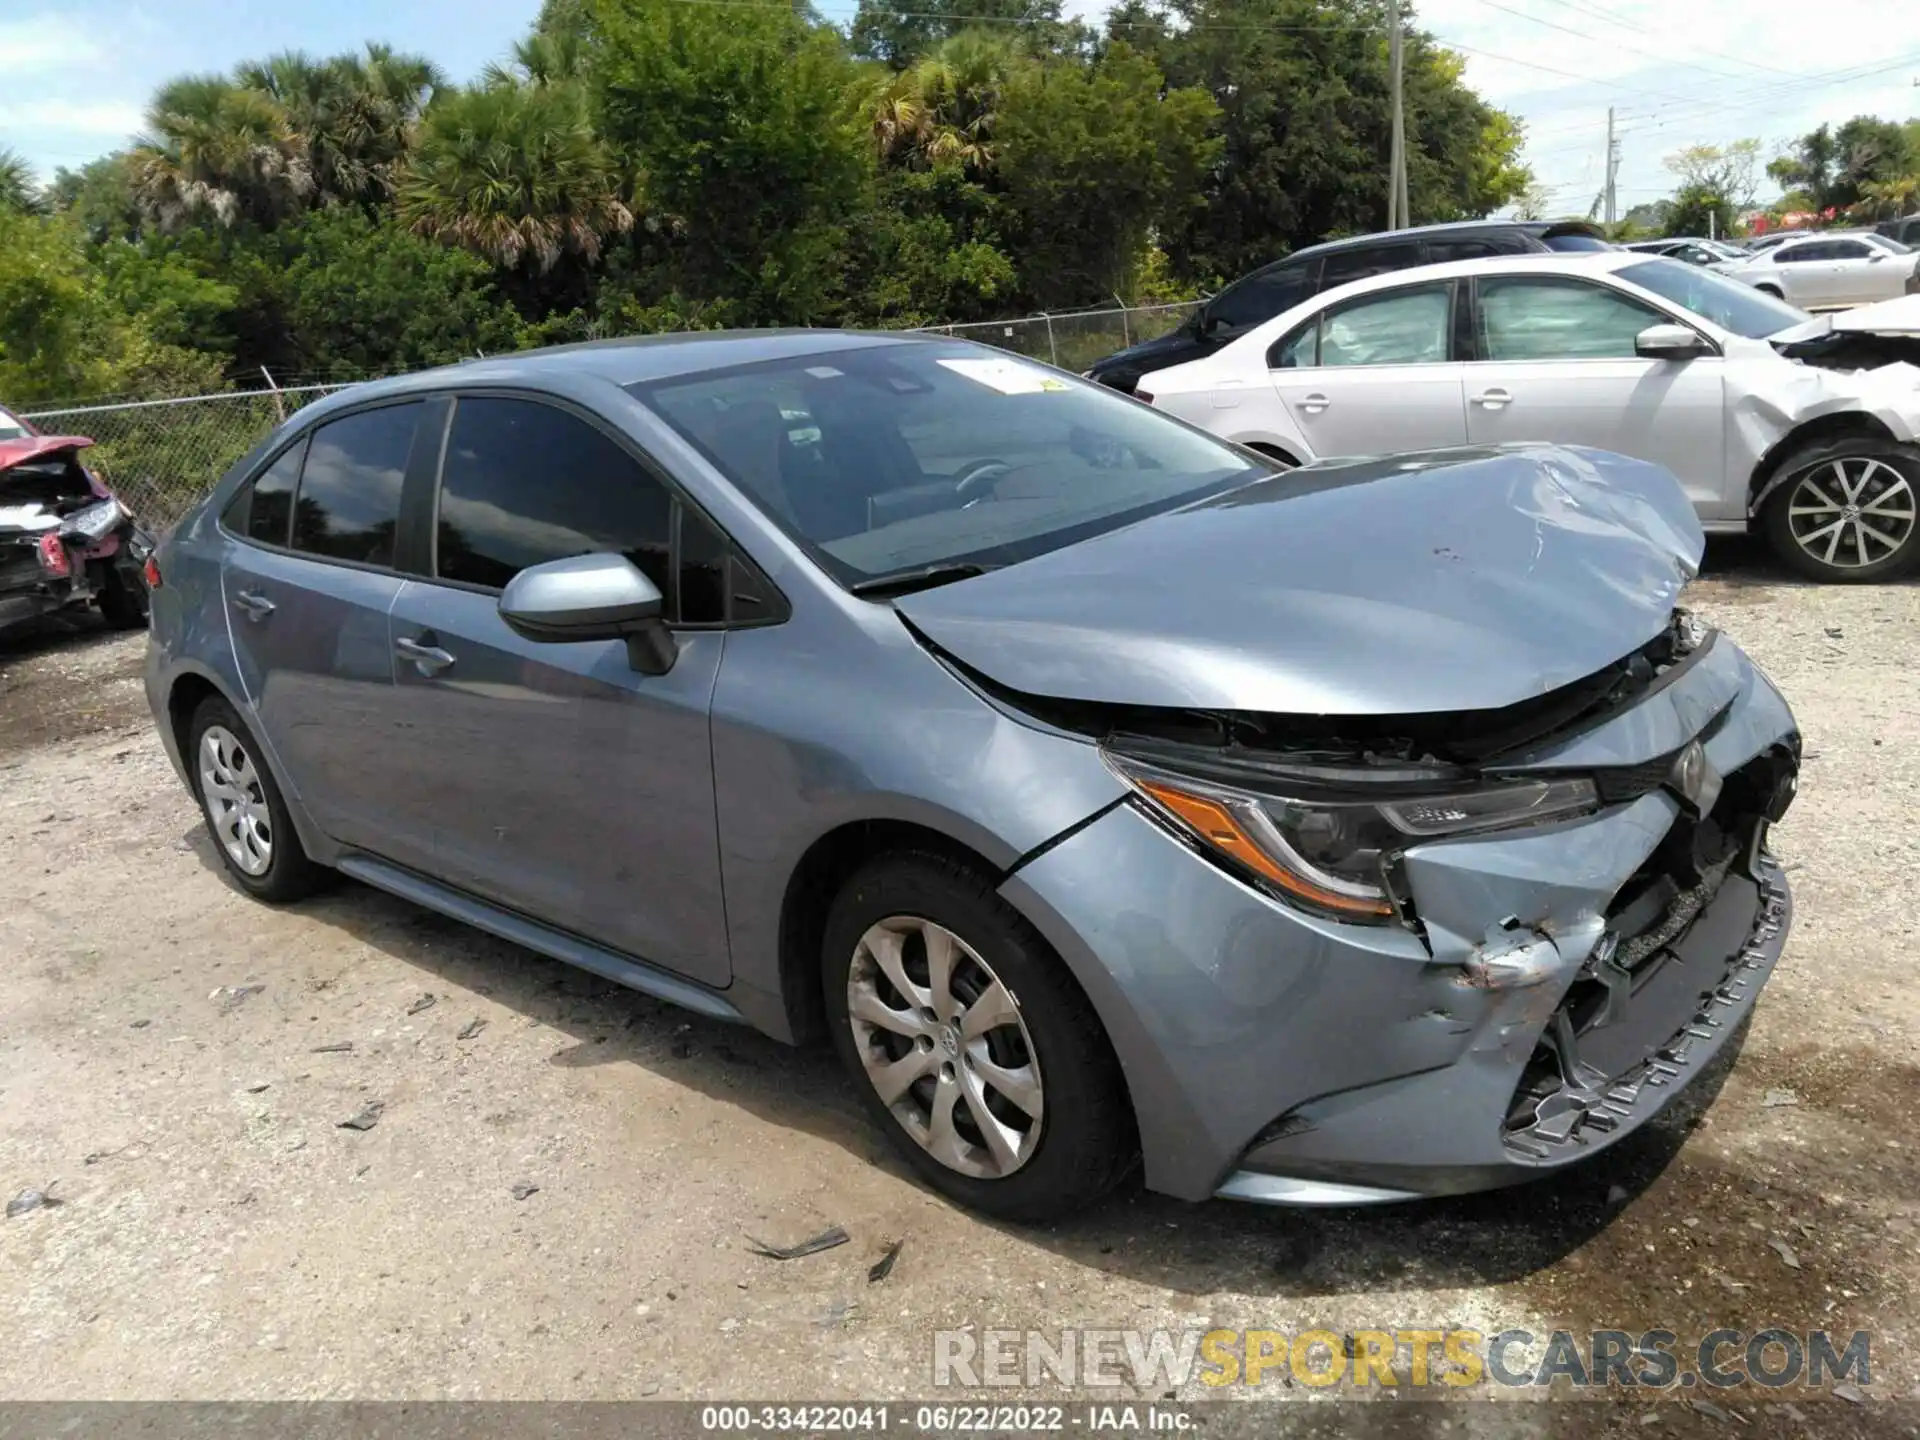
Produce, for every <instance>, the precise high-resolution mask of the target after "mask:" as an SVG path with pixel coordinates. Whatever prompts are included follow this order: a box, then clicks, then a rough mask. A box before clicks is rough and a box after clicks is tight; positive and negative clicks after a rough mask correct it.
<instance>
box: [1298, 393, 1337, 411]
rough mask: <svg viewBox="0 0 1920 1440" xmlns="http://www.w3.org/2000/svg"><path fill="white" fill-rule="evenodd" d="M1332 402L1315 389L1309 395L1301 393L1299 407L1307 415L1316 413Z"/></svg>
mask: <svg viewBox="0 0 1920 1440" xmlns="http://www.w3.org/2000/svg"><path fill="white" fill-rule="evenodd" d="M1332 403H1333V402H1332V401H1331V400H1329V399H1327V397H1326V396H1324V395H1322V394H1320V393H1319V392H1318V391H1315V392H1314V393H1313V394H1311V395H1303V396H1302V397H1301V398H1300V408H1301V409H1302V410H1304V411H1306V412H1307V414H1309V415H1318V414H1319V413H1320V412H1321V411H1322V410H1324V409H1326V408H1327V406H1329V405H1331V404H1332Z"/></svg>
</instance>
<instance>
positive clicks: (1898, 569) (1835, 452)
mask: <svg viewBox="0 0 1920 1440" xmlns="http://www.w3.org/2000/svg"><path fill="white" fill-rule="evenodd" d="M1777 473H1778V474H1780V475H1782V476H1784V477H1785V478H1784V479H1783V480H1782V481H1781V482H1780V484H1779V485H1778V486H1777V487H1776V488H1775V489H1774V492H1773V495H1772V498H1771V499H1769V501H1768V502H1767V510H1766V514H1765V516H1764V517H1763V520H1764V524H1765V526H1766V530H1767V538H1768V539H1769V540H1770V541H1771V542H1772V544H1773V547H1774V549H1775V550H1776V551H1778V552H1779V554H1780V557H1781V558H1782V559H1783V560H1785V561H1786V562H1787V564H1789V565H1791V566H1792V567H1793V568H1794V569H1795V570H1798V571H1799V572H1800V573H1801V574H1803V575H1806V576H1808V577H1810V578H1812V579H1815V580H1825V581H1838V582H1843V583H1844V582H1849V581H1853V582H1863V581H1873V580H1887V579H1892V578H1893V577H1895V576H1898V575H1903V574H1905V573H1906V572H1907V571H1909V570H1911V569H1913V568H1914V566H1915V564H1916V563H1920V451H1916V450H1914V449H1913V448H1912V447H1910V446H1903V445H1897V444H1895V443H1893V442H1892V441H1889V440H1879V439H1875V438H1873V437H1870V436H1864V435H1862V436H1848V437H1843V438H1841V439H1838V440H1825V441H1817V442H1815V443H1813V444H1810V445H1807V446H1805V447H1803V448H1801V449H1799V450H1797V451H1795V452H1794V453H1793V454H1792V455H1789V456H1788V457H1787V459H1786V460H1785V461H1784V462H1783V463H1782V464H1781V466H1780V469H1779V471H1778V472H1777Z"/></svg>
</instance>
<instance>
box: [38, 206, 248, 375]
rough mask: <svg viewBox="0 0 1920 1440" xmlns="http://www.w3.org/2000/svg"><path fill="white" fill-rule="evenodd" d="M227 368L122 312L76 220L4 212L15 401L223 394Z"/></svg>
mask: <svg viewBox="0 0 1920 1440" xmlns="http://www.w3.org/2000/svg"><path fill="white" fill-rule="evenodd" d="M221 368H222V367H221V364H220V362H219V360H218V359H217V358H215V357H211V356H206V355H203V354H200V353H198V352H194V351H190V350H184V349H181V348H179V347H177V346H172V345H167V344H164V343H162V342H161V341H159V340H157V339H156V338H155V337H154V335H153V334H152V333H151V331H150V330H148V329H147V328H146V327H145V326H144V325H142V324H141V323H140V322H139V321H137V320H135V319H132V318H130V317H129V316H128V315H127V314H126V313H125V312H124V311H122V310H121V309H120V307H119V306H118V305H116V304H115V303H114V300H113V298H112V296H111V295H110V294H109V293H108V289H107V286H106V284H105V282H104V281H103V279H102V276H101V274H100V272H99V270H98V268H97V267H95V266H94V265H92V264H90V263H89V261H88V257H87V253H86V244H85V239H84V236H83V235H82V234H81V232H80V230H79V228H78V227H77V226H75V225H74V224H72V223H71V222H70V221H69V220H67V219H66V218H64V217H61V216H52V217H49V216H42V215H29V214H25V213H22V212H20V211H15V210H0V395H5V396H6V397H7V399H8V401H9V402H11V403H13V404H16V405H31V404H34V403H36V402H45V401H58V400H71V399H80V398H85V397H89V396H96V395H106V394H116V393H126V392H129V391H133V392H139V393H144V394H158V393H169V394H182V393H193V391H195V390H197V389H216V388H218V387H219V384H220V372H221Z"/></svg>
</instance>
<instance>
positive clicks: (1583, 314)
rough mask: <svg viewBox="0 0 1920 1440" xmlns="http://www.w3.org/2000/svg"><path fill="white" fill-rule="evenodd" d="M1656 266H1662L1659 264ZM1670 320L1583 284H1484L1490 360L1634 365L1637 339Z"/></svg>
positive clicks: (1526, 280)
mask: <svg viewBox="0 0 1920 1440" xmlns="http://www.w3.org/2000/svg"><path fill="white" fill-rule="evenodd" d="M1655 263H1657V262H1655ZM1666 318H1667V317H1666V316H1664V315H1662V314H1661V313H1660V312H1659V311H1657V310H1654V309H1652V308H1651V307H1649V306H1646V305H1642V304H1641V303H1640V302H1639V301H1638V300H1633V299H1630V298H1629V297H1627V296H1625V295H1622V294H1620V293H1619V292H1618V291H1615V290H1607V289H1603V288H1602V287H1600V286H1598V285H1589V284H1587V283H1586V282H1585V281H1581V280H1560V279H1552V278H1549V277H1547V276H1525V277H1516V276H1504V275H1503V276H1497V277H1495V278H1493V279H1490V280H1482V281H1481V282H1480V355H1481V358H1482V359H1485V360H1615V359H1627V360H1630V359H1632V358H1633V357H1634V355H1635V353H1636V352H1635V350H1634V343H1633V342H1634V337H1635V336H1636V335H1638V334H1639V333H1640V332H1641V331H1642V330H1644V329H1646V328H1647V326H1649V325H1657V324H1659V323H1660V322H1661V321H1663V320H1665V319H1666Z"/></svg>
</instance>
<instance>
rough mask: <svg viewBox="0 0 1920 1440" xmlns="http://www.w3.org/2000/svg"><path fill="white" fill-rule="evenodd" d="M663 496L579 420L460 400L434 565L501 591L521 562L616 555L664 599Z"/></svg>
mask: <svg viewBox="0 0 1920 1440" xmlns="http://www.w3.org/2000/svg"><path fill="white" fill-rule="evenodd" d="M672 525H673V497H672V496H671V495H670V494H668V493H667V489H666V487H665V486H664V485H662V484H661V483H660V482H659V481H658V480H656V479H655V478H654V477H653V476H652V475H650V474H648V473H647V471H646V470H645V469H644V468H643V467H642V466H641V465H640V463H639V462H638V461H637V460H635V459H634V458H633V457H632V456H631V455H629V454H628V453H627V452H626V451H625V450H623V449H621V448H620V447H619V446H618V445H616V444H615V443H614V442H613V441H612V440H610V439H608V438H607V437H606V436H605V435H603V434H601V433H600V431H598V430H597V429H595V428H594V427H593V426H591V425H589V424H587V423H586V421H584V420H581V419H578V418H576V417H575V416H572V415H569V414H567V413H566V412H565V411H562V410H557V409H555V408H554V407H553V406H551V405H543V404H540V403H539V402H537V401H533V400H504V399H495V398H492V397H488V396H477V397H473V398H468V399H463V400H461V401H460V402H459V404H458V405H457V406H456V407H455V409H454V412H453V429H452V430H451V431H450V432H449V433H448V435H447V458H446V464H445V468H444V469H443V470H442V472H441V477H440V514H439V522H438V524H437V526H436V528H435V566H436V571H437V573H438V574H439V575H440V577H441V578H442V579H444V580H460V581H464V582H466V583H467V584H470V585H486V586H490V587H492V588H494V589H500V588H502V587H504V586H505V585H506V583H507V582H508V581H509V580H511V579H512V578H513V577H514V576H515V575H517V574H519V573H520V572H521V571H522V570H524V569H526V568H527V567H528V566H529V565H538V564H541V563H542V562H544V561H547V560H560V559H564V558H566V557H567V556H569V555H589V554H594V553H596V552H600V551H616V552H618V553H620V554H622V555H625V556H626V557H627V558H628V559H629V560H631V561H632V562H633V563H634V564H635V565H636V566H638V567H639V568H640V570H641V572H642V573H644V574H645V575H646V577H647V578H648V579H649V580H651V581H653V583H654V584H655V585H656V586H658V587H659V590H660V593H661V594H662V595H663V596H666V597H669V599H671V597H672V594H673V573H672V567H671V566H670V564H669V562H668V555H669V554H670V552H671V549H672V534H673V531H672Z"/></svg>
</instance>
